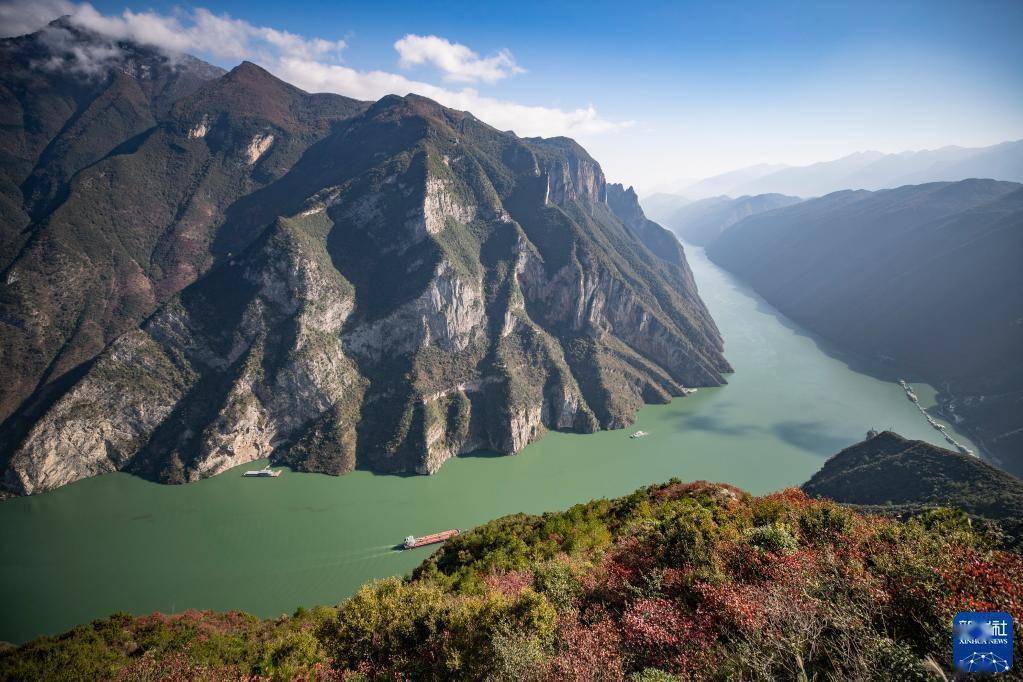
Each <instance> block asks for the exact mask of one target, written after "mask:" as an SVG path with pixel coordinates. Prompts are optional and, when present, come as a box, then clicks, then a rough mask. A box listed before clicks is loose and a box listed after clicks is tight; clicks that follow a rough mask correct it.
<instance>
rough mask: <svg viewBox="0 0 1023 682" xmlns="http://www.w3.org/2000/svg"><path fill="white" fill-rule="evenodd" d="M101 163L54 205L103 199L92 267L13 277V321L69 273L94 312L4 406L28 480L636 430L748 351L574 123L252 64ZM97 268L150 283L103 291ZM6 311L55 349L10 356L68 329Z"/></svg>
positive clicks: (404, 464)
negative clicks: (535, 127) (531, 127)
mask: <svg viewBox="0 0 1023 682" xmlns="http://www.w3.org/2000/svg"><path fill="white" fill-rule="evenodd" d="M169 155H172V156H173V159H174V162H173V163H170V161H169V159H168V156H169ZM129 169H130V171H131V172H130V173H129V172H127V171H128V170H129ZM189 169H202V170H196V171H194V172H193V171H191V170H189ZM210 169H217V170H216V172H213V171H211V170H210ZM183 170H188V172H183ZM85 173H86V175H85V177H82V174H79V176H78V177H76V179H75V180H74V181H73V182H72V184H71V188H70V193H69V196H68V198H67V200H66V201H65V202H64V203H63V204H62V205H61V206H60V207H59V208H58V209H57V210H55V211H54V213H53V214H52V215H51V216H50V217H49V218H48V221H47V223H46V226H45V229H44V228H43V227H40V232H41V234H44V233H45V232H46V230H53V229H57V228H56V227H54V226H60V225H64V224H69V223H70V224H75V225H79V224H80V223H74V222H73V221H75V220H79V218H78V217H79V216H80V215H81V211H78V210H75V207H76V206H82V205H85V202H89V204H88V205H89V206H90V209H91V210H90V217H89V221H90V222H89V223H88V224H87V225H84V226H82V227H81V228H80V229H78V230H77V231H76V232H75V234H79V235H80V234H85V235H87V238H88V240H98V241H101V247H99V248H95V249H92V250H90V248H89V244H88V243H83V241H84V240H79V241H76V242H72V243H71V244H67V243H64V244H63V245H62V251H61V253H62V254H66V255H63V256H61V257H63V258H65V259H66V262H67V265H65V266H64V267H63V269H62V278H61V281H62V282H68V281H69V280H68V273H77V274H76V275H75V277H77V278H78V281H79V282H80V283H79V284H78V285H77V286H76V289H78V290H80V291H75V292H74V293H72V292H69V291H67V289H66V285H58V284H57V283H56V282H55V281H54V279H47V278H46V277H45V272H44V271H45V267H47V266H52V264H53V257H52V255H51V254H50V253H49V252H40V254H39V255H38V256H37V257H36V260H35V261H27V260H25V256H22V257H21V259H19V260H18V261H16V262H15V264H14V265H13V266H12V268H11V269H10V270H9V275H8V277H7V282H6V283H5V284H4V287H5V289H4V299H3V300H4V302H5V303H6V305H7V308H6V310H7V311H8V315H7V317H5V318H4V319H5V320H26V319H27V318H28V316H29V311H30V310H32V309H33V307H34V308H35V309H40V305H39V301H40V300H42V301H44V302H45V301H46V300H48V298H52V299H56V298H58V297H60V298H61V299H62V300H64V299H68V298H69V297H70V298H69V306H68V307H69V308H70V309H69V310H67V311H65V310H64V308H60V309H59V312H54V313H52V316H53V319H64V318H63V317H60V316H61V315H63V316H66V317H68V318H73V319H74V320H77V321H78V322H77V326H78V327H79V328H80V327H82V326H91V328H92V329H93V335H94V336H93V337H92V343H91V345H88V346H86V347H85V349H84V350H79V351H78V354H77V355H75V356H74V357H75V359H76V362H72V361H70V360H64V362H65V363H66V365H67V369H66V370H65V373H64V378H63V380H62V381H60V382H53V383H52V384H51V387H50V389H49V390H48V391H47V392H46V394H45V397H43V396H42V395H41V393H40V390H39V389H36V390H35V394H34V395H33V394H31V393H30V395H32V397H31V399H29V400H27V401H24V402H23V403H22V404H21V407H20V408H19V409H18V410H16V412H15V415H14V417H12V418H11V419H9V420H8V423H7V424H6V425H5V428H6V429H8V431H7V433H9V434H12V435H13V436H14V437H12V438H11V439H10V442H12V443H14V446H13V447H10V448H9V449H8V452H7V456H8V460H7V463H6V478H5V487H6V488H7V489H8V490H9V491H11V492H14V493H20V494H24V493H33V492H38V491H42V490H47V489H50V488H53V487H56V486H59V485H63V484H66V483H68V482H71V481H73V480H77V479H79V478H82V477H84V476H89V475H93V474H97V473H102V472H105V471H113V470H128V471H134V472H137V473H140V474H142V475H145V476H148V477H151V478H155V479H157V480H161V481H167V482H181V481H188V480H195V479H197V478H200V477H203V476H208V475H213V474H216V473H219V472H221V471H223V470H224V469H226V468H228V467H231V466H235V465H237V464H240V463H243V462H246V461H251V460H253V459H257V458H260V457H265V456H270V457H271V458H272V460H273V461H275V462H280V463H287V464H290V465H291V466H293V467H295V468H297V469H302V470H310V471H322V472H328V473H344V472H346V471H350V470H352V469H353V468H354V467H356V466H361V467H367V468H372V469H374V470H377V471H395V472H397V471H402V472H419V473H430V472H434V471H436V470H437V468H438V467H440V466H441V464H442V463H443V462H444V461H445V460H446V459H448V458H450V457H452V456H455V455H457V454H460V453H465V452H469V451H473V450H478V449H490V450H494V451H497V452H502V453H513V452H516V451H518V450H520V449H521V448H522V447H524V446H525V445H526V444H528V443H529V442H531V441H533V440H535V439H537V438H539V437H540V436H541V435H542V434H543V433H544V432H545V430H546V429H550V428H555V429H566V430H573V431H579V432H589V431H594V430H596V429H600V428H620V427H622V426H625V425H626V424H628V423H629V422H630V421H631V419H632V417H633V415H634V414H635V412H636V410H637V409H638V408H639V407H640V406H641V405H642V404H643V403H644V402H666V401H668V400H670V399H671V398H672V397H673V396H680V395H684V394H685V393H686V392H687V389H688V388H689V387H693V386H709V385H718V384H720V383H722V382H723V377H722V374H723V373H724V372H727V371H729V369H730V368H729V366H728V364H727V362H726V361H725V360H724V358H723V357H722V355H721V345H722V344H721V338H720V335H719V334H718V331H717V329H716V327H715V326H714V323H713V321H712V320H711V318H710V316H709V314H708V313H707V311H706V309H705V308H704V306H703V304H702V302H701V301H700V299H699V296H698V294H697V292H696V287H695V284H694V283H693V281H692V276H691V273H689V270H688V267H687V265H686V263H685V257H684V254H683V252H682V250H681V248H680V247H679V246H678V245H677V243H676V242H675V241H674V239H673V238H671V236H670V234H668V233H667V232H665V231H664V230H662V229H661V228H659V227H658V226H656V225H655V224H653V223H649V221H645V218H642V213H641V211H639V207H638V204H635V202H634V194H633V195H632V197H633V203H634V204H635V205H634V206H633V207H632V212H631V213H629V214H628V215H627V216H625V218H622V217H620V216H619V215H618V214H617V213H616V210H614V209H613V208H612V207H611V206H609V204H608V193H609V189H608V185H607V183H606V181H605V180H604V176H603V172H602V171H601V169H600V166H599V164H597V162H596V161H594V160H593V159H592V158H591V157H590V156H589V155H588V154H587V153H586V152H585V150H583V149H582V148H581V147H580V146H579V145H577V144H576V143H575V142H573V141H571V140H568V139H564V138H555V139H551V140H544V139H521V138H518V137H516V136H515V135H513V134H510V133H502V132H499V131H497V130H494V129H493V128H490V127H489V126H487V125H485V124H483V123H482V122H480V121H479V120H477V119H476V118H474V117H473V116H472V115H471V114H468V113H465V112H457V111H452V110H449V109H445V108H443V107H441V106H439V105H438V104H436V103H434V102H432V101H430V100H427V99H425V98H422V97H418V96H415V95H409V96H407V97H395V96H390V97H385V98H384V99H382V100H380V101H379V102H377V103H375V104H373V105H371V106H370V105H363V104H360V103H356V102H353V101H351V100H346V99H344V98H340V97H333V96H321V95H308V94H306V93H303V92H301V91H299V90H296V89H295V88H292V87H291V86H288V85H286V84H284V83H282V82H280V81H278V80H277V79H275V78H273V77H272V76H270V75H269V74H267V73H266V72H264V71H262V70H261V69H259V68H258V67H255V66H252V65H248V64H244V65H242V66H240V67H238V68H237V69H235V70H234V71H232V72H231V73H229V74H227V75H226V76H224V77H222V78H220V79H218V80H216V81H213V82H211V83H209V84H208V85H206V86H204V87H202V88H200V89H199V90H197V91H196V92H194V93H192V94H191V95H189V96H187V97H185V98H183V99H181V100H179V101H178V102H176V103H175V104H174V105H173V106H172V107H171V108H170V112H169V113H168V115H167V116H166V117H165V118H164V119H162V120H161V121H160V123H159V124H158V125H157V126H156V127H155V128H154V129H152V130H151V131H150V132H149V133H148V135H147V136H146V139H145V140H144V141H142V142H141V143H140V144H139V145H138V146H137V147H135V148H132V149H130V150H126V151H124V153H121V154H118V155H116V156H113V157H111V158H109V159H106V160H104V161H103V162H101V163H99V164H97V165H96V166H94V167H92V168H91V169H89V170H88V171H86V172H85ZM92 173H95V175H92ZM183 178H184V179H183ZM211 178H215V181H216V184H215V185H211V184H209V183H211V182H213V181H214V180H212V179H211ZM137 183H146V187H148V188H150V190H151V192H143V191H140V189H139V188H138V184H137ZM161 185H162V186H161ZM185 185H187V187H186V186H185ZM157 187H160V189H159V190H157V189H156V188H157ZM200 190H202V191H200ZM210 197H214V200H213V201H211V200H210ZM616 206H617V204H616ZM619 209H620V207H619ZM637 212H638V213H637ZM623 215H624V214H623ZM164 216H166V217H164ZM637 221H641V222H642V225H641V227H642V229H640V230H637V229H636V226H637V225H640V222H637ZM646 223H649V224H648V225H647V224H646ZM126 235H131V241H130V242H129V243H128V244H124V242H126V241H127V239H126ZM651 240H659V241H658V243H659V244H663V245H668V246H671V247H673V248H674V250H671V249H668V248H659V249H658V250H657V254H658V255H655V253H654V252H652V251H651V248H650V247H651V246H653V242H652V241H651ZM111 243H114V244H115V245H116V247H117V248H116V249H115V253H118V250H124V251H125V253H124V258H123V262H124V263H126V265H124V266H123V267H120V266H119V264H120V263H121V262H122V261H120V260H118V259H117V258H116V257H115V258H114V260H113V261H111V260H109V256H108V255H107V249H108V248H109V245H110V244H111ZM154 261H155V263H154ZM141 263H145V264H147V267H142V266H141V265H139V264H141ZM30 264H34V265H30ZM41 273H42V274H41ZM118 278H119V279H118ZM94 282H95V284H94ZM111 282H112V284H111ZM101 284H107V285H108V286H110V287H112V288H111V289H110V290H111V291H112V292H114V293H115V294H118V293H120V292H121V291H122V290H127V291H129V292H131V294H132V295H133V296H134V297H135V299H133V300H135V301H136V304H135V305H133V306H126V305H123V304H120V305H119V304H118V301H119V299H118V297H117V296H116V295H115V296H108V297H107V298H106V299H105V300H102V301H97V299H96V298H95V295H96V294H95V292H96V291H97V289H96V288H95V287H97V286H99V285H101ZM129 284H130V285H131V286H128V285H129ZM136 285H137V286H136ZM140 292H141V293H140ZM142 293H144V294H145V295H144V296H142V295H141V294H142ZM29 296H31V297H32V300H31V301H30V300H29ZM79 302H80V303H79ZM90 305H93V306H95V307H90ZM42 309H43V310H45V309H46V307H45V306H42ZM112 309H113V310H116V311H117V313H118V315H117V317H116V318H114V319H111V316H110V311H111V310H112ZM13 326H14V327H16V328H17V330H18V332H17V333H18V334H20V335H21V336H18V337H17V338H15V337H11V338H9V339H7V341H6V342H7V343H8V345H9V346H10V347H11V348H13V349H15V350H27V351H29V352H34V353H38V354H39V355H40V357H39V361H38V363H16V364H15V365H14V366H13V367H14V370H13V371H12V375H13V376H14V377H15V378H18V379H20V380H22V381H23V382H24V384H25V385H34V384H35V382H37V381H38V379H37V378H36V376H37V374H36V372H38V371H39V370H38V369H37V368H38V367H47V366H49V365H52V363H53V362H54V360H53V357H55V356H56V355H57V354H60V356H61V357H62V358H63V357H66V356H68V355H69V352H70V351H68V350H67V349H66V347H67V346H68V344H70V343H72V341H73V339H74V337H73V335H68V334H60V333H58V334H53V333H52V331H50V330H52V329H53V325H45V329H44V327H43V326H41V325H37V326H33V325H31V324H28V323H27V322H22V323H18V324H15V325H13ZM56 328H57V329H58V330H60V329H65V328H73V327H72V326H71V325H57V327H56ZM33 330H35V331H33ZM51 336H52V338H51ZM69 339H71V340H70V341H69ZM44 350H45V351H46V352H41V351H44ZM72 370H73V371H72ZM8 390H9V389H8ZM9 400H10V402H11V403H12V404H14V403H16V402H17V396H16V395H12V396H11V397H10V398H9ZM26 406H27V407H26ZM29 408H31V409H29Z"/></svg>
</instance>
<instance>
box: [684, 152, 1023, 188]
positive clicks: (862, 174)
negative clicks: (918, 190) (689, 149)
mask: <svg viewBox="0 0 1023 682" xmlns="http://www.w3.org/2000/svg"><path fill="white" fill-rule="evenodd" d="M968 178H990V179H994V180H1007V181H1011V182H1023V140H1015V141H1009V142H1002V143H1000V144H996V145H992V146H990V147H973V148H966V147H954V146H950V147H942V148H941V149H929V150H921V151H907V152H901V153H897V154H885V153H882V152H876V151H868V152H857V153H854V154H850V155H848V156H844V157H842V158H840V159H834V160H832V161H822V162H819V163H814V164H810V165H808V166H791V167H780V168H779V167H770V166H767V165H763V164H762V165H759V166H751V167H749V168H743V169H739V170H736V171H730V172H728V173H723V174H721V175H716V176H713V177H710V178H706V179H704V180H701V181H700V182H698V183H695V184H693V185H689V186H687V187H682V188H680V189H679V191H678V194H679V195H681V196H685V197H688V198H689V199H691V200H692V199H703V198H707V197H710V196H715V195H728V196H732V197H736V196H740V195H756V194H772V193H777V194H787V195H792V196H799V197H804V198H806V197H815V196H823V195H825V194H830V193H832V192H837V191H840V190H845V189H866V190H879V189H889V188H894V187H900V186H902V185H920V184H924V183H929V182H943V181H951V182H955V181H958V180H966V179H968Z"/></svg>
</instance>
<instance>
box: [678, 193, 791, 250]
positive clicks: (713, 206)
mask: <svg viewBox="0 0 1023 682" xmlns="http://www.w3.org/2000/svg"><path fill="white" fill-rule="evenodd" d="M800 201H802V200H801V199H800V198H799V197H789V196H785V195H784V194H760V195H757V196H755V197H751V196H743V197H738V198H736V199H732V198H731V197H725V196H721V197H710V198H708V199H700V200H699V201H694V202H692V203H689V204H685V205H684V206H680V207H678V208H676V209H674V210H669V211H667V212H665V213H662V214H660V215H659V216H658V219H659V220H660V222H661V223H663V224H664V225H665V226H666V227H668V228H669V229H670V230H672V231H673V232H674V233H675V234H676V235H678V237H679V238H680V239H683V240H685V241H686V242H689V243H690V244H696V245H697V246H707V245H708V244H710V243H711V242H713V241H714V240H715V239H717V238H718V236H719V235H720V234H721V233H722V232H724V231H725V230H726V229H728V228H729V227H731V226H732V225H734V224H735V223H737V222H739V221H740V220H742V219H743V218H746V217H748V216H751V215H755V214H757V213H763V212H764V211H771V210H774V209H776V208H781V207H783V206H791V205H792V204H796V203H799V202H800Z"/></svg>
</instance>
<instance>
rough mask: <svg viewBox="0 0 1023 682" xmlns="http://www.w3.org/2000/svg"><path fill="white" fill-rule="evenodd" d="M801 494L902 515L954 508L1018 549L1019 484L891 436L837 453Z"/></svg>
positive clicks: (1022, 500) (974, 462) (1022, 505)
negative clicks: (993, 529)
mask: <svg viewBox="0 0 1023 682" xmlns="http://www.w3.org/2000/svg"><path fill="white" fill-rule="evenodd" d="M803 490H804V491H805V492H806V493H807V494H808V495H810V496H811V497H824V498H828V499H831V500H835V501H836V502H842V503H848V504H856V505H861V506H863V507H864V508H865V509H866V510H869V511H880V512H886V513H894V514H901V515H914V514H919V513H921V512H922V511H925V510H928V509H934V508H937V507H955V508H956V509H962V510H963V511H965V512H966V513H967V514H969V515H970V516H971V517H972V518H974V519H975V520H982V521H985V522H991V523H993V524H994V525H995V526H996V527H997V529H998V531H999V532H1000V533H1001V534H1002V535H1003V539H1002V542H1003V543H1004V544H1005V545H1007V546H1012V547H1017V548H1019V547H1021V546H1023V481H1020V480H1019V479H1018V478H1016V477H1015V476H1012V475H1011V474H1007V473H1006V472H1004V471H1002V470H1000V469H998V468H996V467H994V466H991V465H990V464H988V463H987V462H984V461H982V460H979V459H977V458H976V457H970V456H968V455H961V454H959V453H958V452H953V451H951V450H946V449H944V448H939V447H936V446H934V445H931V444H930V443H926V442H924V441H920V440H908V439H906V438H903V437H902V436H900V435H898V434H897V433H892V432H890V431H885V432H884V433H881V434H878V435H877V436H875V437H874V438H868V439H867V440H865V441H863V442H862V443H857V444H856V445H853V446H852V447H848V448H846V449H845V450H842V452H840V453H838V454H837V455H835V456H834V457H832V458H831V459H829V460H828V461H827V463H825V465H824V467H823V468H822V469H821V470H820V471H818V472H817V473H816V474H814V476H813V478H811V479H810V480H809V481H808V482H807V483H806V484H804V485H803Z"/></svg>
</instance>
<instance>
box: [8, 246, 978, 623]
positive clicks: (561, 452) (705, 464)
mask: <svg viewBox="0 0 1023 682" xmlns="http://www.w3.org/2000/svg"><path fill="white" fill-rule="evenodd" d="M687 254H688V256H689V260H690V264H691V266H692V268H693V272H694V274H695V275H696V280H697V284H698V286H699V287H700V292H701V295H702V296H703V298H704V301H705V302H706V303H707V306H708V307H709V308H710V311H711V314H712V315H713V316H714V319H715V320H716V321H717V323H718V326H719V327H720V329H721V332H722V334H723V335H724V338H725V354H726V356H727V357H728V359H729V361H730V362H731V363H732V365H733V367H734V368H735V374H734V375H731V376H730V377H729V385H728V386H725V387H722V388H714V389H700V390H699V392H698V393H696V394H694V395H692V396H689V397H687V398H683V399H676V400H675V401H674V402H673V403H672V404H671V405H655V406H648V407H645V408H643V409H642V410H641V411H640V413H639V416H638V418H637V421H636V424H635V426H634V427H632V428H630V429H628V430H625V431H612V432H603V433H597V434H592V435H575V434H562V433H550V434H548V435H547V436H546V437H545V438H543V439H542V440H541V441H540V442H538V443H535V444H533V445H531V446H529V447H528V448H526V449H525V450H524V451H523V452H522V453H520V454H518V455H516V456H514V457H496V456H487V455H480V456H468V457H462V458H459V459H456V460H453V461H449V462H448V463H447V464H445V465H444V467H443V468H442V469H441V471H440V472H439V473H438V474H436V475H434V476H429V477H424V476H411V477H401V476H381V475H375V474H372V473H369V472H366V471H356V472H354V473H352V474H349V475H347V476H342V477H332V476H323V475H317V474H297V473H292V472H289V471H286V472H285V473H284V474H283V475H282V476H280V477H279V478H275V479H243V478H242V477H241V471H242V470H235V471H231V472H227V473H225V474H222V475H220V476H217V477H215V478H212V479H209V480H205V481H201V482H199V483H193V484H189V485H185V486H164V485H158V484H155V483H149V482H147V481H143V480H141V479H138V478H135V477H133V476H129V475H127V474H109V475H105V476H100V477H96V478H92V479H88V480H85V481H80V482H78V483H75V484H73V485H70V486H67V487H65V488H62V489H60V490H57V491H54V492H50V493H45V494H43V495H38V496H34V497H29V498H22V499H15V500H10V501H7V502H3V503H0V605H2V606H0V640H6V641H11V642H22V641H25V640H27V639H30V638H32V637H35V636H37V635H39V634H50V633H56V632H60V631H63V630H66V629H68V628H70V627H72V626H74V625H76V624H79V623H84V622H88V621H90V620H92V619H94V618H99V617H102V616H105V615H108V614H110V613H112V612H115V611H128V612H132V613H136V614H141V613H149V612H152V611H163V612H168V613H170V612H178V611H182V610H184V609H188V608H198V609H215V610H229V609H241V610H245V611H249V612H251V613H254V614H256V615H258V616H262V617H269V616H276V615H279V614H281V613H290V612H291V611H293V610H294V609H295V608H296V607H297V606H300V605H303V606H312V605H315V604H324V603H336V602H337V601H339V600H341V599H342V598H344V597H345V596H347V595H349V594H351V593H352V592H353V591H354V590H355V589H356V588H357V587H358V586H359V585H360V584H361V583H363V582H365V581H367V580H369V579H372V578H378V577H383V576H388V575H396V574H403V573H407V572H409V571H411V570H412V568H414V567H415V566H416V565H417V564H418V563H419V562H421V561H422V560H423V559H424V558H425V557H427V556H428V555H429V553H430V552H431V551H432V549H428V548H424V549H419V550H414V551H409V552H402V551H396V550H394V549H393V547H394V545H395V544H397V543H399V542H400V541H401V540H402V539H403V538H404V537H405V536H406V535H409V534H425V533H430V532H433V531H439V530H445V529H447V528H462V529H465V528H470V527H472V526H474V525H477V524H479V523H482V522H484V521H487V520H489V519H493V518H496V517H498V516H502V515H504V514H509V513H513V512H518V511H524V512H542V511H547V510H556V509H562V508H565V507H567V506H570V505H572V504H574V503H577V502H583V501H586V500H590V499H593V498H598V497H612V496H618V495H622V494H625V493H628V492H630V491H632V490H634V489H635V488H637V487H639V486H642V485H645V484H648V483H653V482H657V481H663V480H666V479H668V478H670V477H672V476H678V477H679V478H682V479H685V480H697V479H706V480H711V481H725V482H728V483H732V484H734V485H737V486H739V487H742V488H744V489H746V490H749V491H750V492H753V493H764V492H768V491H772V490H777V489H780V488H784V487H786V486H793V485H799V484H800V483H802V482H804V481H806V480H807V479H808V478H809V477H810V476H811V475H813V473H814V472H815V471H816V470H817V469H818V468H819V467H820V466H821V465H822V464H823V462H824V460H825V459H826V458H827V457H828V456H830V455H832V454H834V453H835V452H837V451H838V450H840V449H841V448H843V447H846V446H848V445H850V444H852V443H854V442H856V441H858V440H861V439H862V438H863V437H864V434H865V432H866V431H867V430H868V429H870V428H878V429H883V428H892V429H894V430H895V431H898V432H899V433H901V434H903V435H904V436H907V437H911V438H918V439H924V440H928V441H930V442H932V443H935V444H936V445H943V444H944V442H943V441H942V439H941V436H940V435H939V434H938V433H937V432H936V431H935V430H933V429H932V428H930V426H928V424H927V422H926V421H925V420H924V418H923V417H922V416H921V415H920V413H919V412H918V411H917V409H916V408H915V406H914V405H913V404H912V403H910V402H909V401H908V400H907V399H906V397H905V395H904V393H903V391H902V389H901V388H900V387H899V386H898V384H896V383H894V382H892V381H882V380H879V379H876V378H873V377H872V376H869V375H867V374H864V373H861V372H859V371H856V370H855V369H853V368H852V367H851V366H850V365H849V364H847V362H846V361H844V360H843V359H842V358H841V356H840V355H838V354H837V353H834V352H833V351H830V350H829V349H828V347H827V346H826V345H825V344H823V342H821V341H819V340H818V339H815V337H813V336H812V335H811V334H809V333H808V332H806V331H805V330H802V329H800V328H799V327H798V326H797V325H795V324H794V323H793V322H791V321H790V320H788V319H787V318H785V317H784V316H782V315H781V314H780V313H778V312H777V311H776V310H774V309H773V308H772V307H771V306H770V305H768V304H767V303H766V302H764V301H763V299H761V298H760V297H759V296H757V295H756V294H755V293H753V292H752V290H750V289H749V288H748V287H746V286H744V285H743V284H741V283H740V282H738V281H737V280H736V279H735V278H734V277H732V276H731V275H729V274H728V273H726V272H724V271H723V270H721V269H720V268H718V267H717V266H716V265H714V264H713V263H711V262H710V261H708V260H707V258H706V257H705V256H704V254H703V251H702V249H699V248H697V247H691V246H690V247H687ZM914 388H915V389H916V391H917V393H918V395H919V396H920V399H921V401H922V402H923V403H924V404H925V405H930V404H933V395H934V392H933V390H932V389H931V388H930V387H927V386H926V385H924V384H914ZM636 429H643V430H645V431H648V432H650V435H649V436H647V437H646V438H641V439H629V437H628V434H629V433H631V432H632V431H634V430H636ZM950 432H951V433H952V434H953V435H954V436H955V437H956V439H957V440H959V441H960V442H962V443H965V444H967V445H968V446H969V447H975V446H974V445H973V444H972V443H971V442H970V441H969V439H968V438H966V437H965V436H963V435H962V434H960V433H957V432H956V431H955V430H954V429H950ZM261 465H262V463H256V464H254V465H250V466H246V467H243V469H249V468H254V467H256V466H261Z"/></svg>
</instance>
